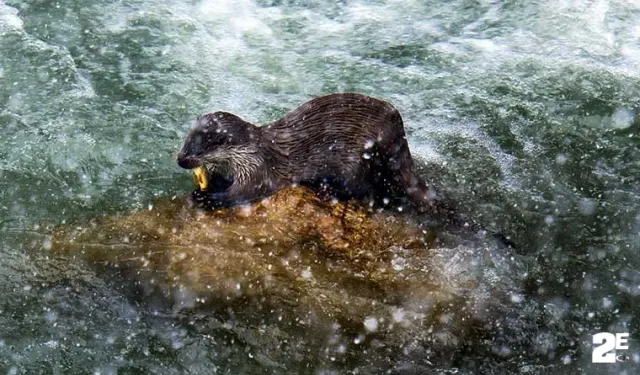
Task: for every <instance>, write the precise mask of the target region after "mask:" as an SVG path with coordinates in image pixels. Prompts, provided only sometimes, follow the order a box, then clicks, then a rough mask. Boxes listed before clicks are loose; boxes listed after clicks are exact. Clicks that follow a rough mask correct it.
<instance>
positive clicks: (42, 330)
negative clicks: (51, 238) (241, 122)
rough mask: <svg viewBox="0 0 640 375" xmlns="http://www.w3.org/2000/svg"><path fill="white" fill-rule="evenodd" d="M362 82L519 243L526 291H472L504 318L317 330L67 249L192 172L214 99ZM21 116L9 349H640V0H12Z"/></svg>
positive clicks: (502, 365) (9, 148)
mask: <svg viewBox="0 0 640 375" xmlns="http://www.w3.org/2000/svg"><path fill="white" fill-rule="evenodd" d="M344 91H349V92H361V93H366V94H370V95H372V96H375V97H379V98H384V99H386V100H388V101H390V102H392V103H393V104H394V105H395V106H396V107H397V108H398V109H399V110H400V112H401V113H402V115H403V117H404V119H405V126H406V128H407V133H408V136H409V142H410V146H411V149H412V153H413V155H414V157H415V158H416V159H417V160H419V162H420V164H421V166H422V168H421V169H422V171H423V172H422V173H423V176H424V177H425V179H427V180H429V181H431V182H432V183H434V184H435V185H436V186H438V188H439V189H440V190H441V191H442V192H443V193H444V194H445V195H446V196H447V197H448V198H449V199H450V200H451V201H453V202H455V203H456V205H457V206H458V208H459V210H460V211H461V212H464V213H465V214H466V215H468V216H470V217H473V218H475V219H476V220H477V221H479V222H482V223H484V224H485V225H488V226H491V227H493V228H500V229H501V230H502V231H503V233H505V234H506V235H508V236H510V237H511V238H512V240H513V242H515V243H516V244H517V245H518V247H517V249H515V250H513V251H510V252H507V250H504V249H503V250H495V251H497V252H500V254H501V255H502V256H503V258H505V259H507V261H504V260H503V261H500V260H496V259H502V258H500V257H497V258H496V259H493V258H492V257H491V256H488V255H487V256H486V258H487V259H485V261H483V263H482V265H481V267H479V266H478V265H477V264H476V265H475V266H474V267H475V268H473V267H472V268H473V269H474V270H476V271H477V272H480V273H481V274H482V276H481V277H480V279H479V280H480V281H479V283H480V284H479V285H481V286H482V287H483V288H484V289H483V290H484V292H483V293H488V294H487V295H489V296H490V295H491V292H492V290H493V289H494V288H495V289H496V290H500V291H504V293H505V296H507V298H505V299H504V300H500V301H497V300H496V301H491V298H487V297H485V298H484V299H482V298H480V297H478V296H477V295H476V296H475V297H474V299H471V298H470V299H469V300H468V302H467V306H470V308H471V309H474V311H475V313H474V314H475V315H472V317H473V318H474V319H480V320H482V319H481V318H482V316H481V315H482V312H479V311H481V310H482V308H483V307H482V306H484V305H483V304H487V305H489V304H491V305H492V306H493V305H495V306H497V307H492V308H491V316H490V317H489V318H487V317H485V321H484V323H482V324H484V325H483V326H482V327H481V328H482V329H483V330H484V333H483V334H482V335H480V334H477V335H474V334H468V335H463V334H462V333H459V332H458V331H455V329H454V328H453V327H456V326H457V327H460V326H463V325H466V324H467V323H465V322H463V321H462V320H464V318H460V316H463V315H456V312H455V311H453V310H454V309H457V308H459V306H454V305H453V304H452V305H451V307H450V309H451V310H452V311H450V312H448V313H447V311H446V310H447V307H446V306H444V307H442V306H441V307H440V308H441V309H444V310H445V313H442V314H440V315H437V316H438V317H439V318H438V319H439V325H440V326H441V330H442V331H441V332H444V333H443V334H442V335H440V336H438V338H439V339H438V340H440V341H438V340H435V339H434V340H432V337H431V336H429V335H428V334H426V333H425V332H427V330H426V328H425V327H417V328H415V332H416V338H415V339H414V340H411V339H410V338H408V337H406V335H405V336H402V335H397V336H394V335H393V328H392V327H390V326H389V327H387V326H386V323H385V322H384V320H375V318H366V319H364V321H363V322H362V334H360V335H358V334H357V332H356V334H355V339H354V338H353V337H351V336H348V334H347V333H345V332H343V333H340V332H338V331H340V327H334V331H336V332H338V333H335V334H334V335H325V336H316V335H314V334H313V332H314V330H313V327H309V328H305V327H304V325H299V326H297V327H296V324H297V323H296V322H291V321H287V319H288V318H287V316H286V315H285V316H284V318H283V316H280V317H279V319H272V318H273V317H268V318H264V321H265V322H269V323H265V324H262V325H261V324H259V323H257V322H259V319H258V318H256V317H255V316H252V317H251V320H246V319H249V318H246V319H245V318H243V315H242V314H234V313H228V312H220V311H219V310H217V309H215V306H214V307H212V308H210V309H204V308H202V309H195V310H189V309H175V308H171V307H163V306H164V305H162V304H158V305H156V304H153V303H145V301H144V300H141V299H136V298H131V296H130V295H128V294H127V293H126V291H124V290H123V289H121V288H119V287H118V285H119V284H121V283H126V281H127V280H124V279H118V278H117V277H118V276H114V275H112V274H110V273H104V272H101V271H100V270H99V269H96V268H95V267H89V266H88V264H87V263H86V262H85V261H83V260H82V259H75V258H74V257H73V256H70V257H68V258H65V259H64V260H63V261H61V260H60V259H57V258H58V257H57V256H54V255H50V254H48V253H47V248H49V247H50V244H48V243H47V241H48V240H47V238H46V237H45V239H44V240H43V237H42V235H41V228H43V227H44V226H46V225H50V224H65V223H84V222H87V221H88V220H93V219H94V218H97V217H101V216H109V215H116V214H127V213H128V212H133V211H135V210H140V209H145V210H146V209H147V207H151V205H153V204H154V202H155V201H157V200H158V199H161V198H163V197H172V196H178V197H181V196H184V195H186V194H187V193H188V192H189V190H190V189H192V188H193V183H192V181H191V177H190V176H189V174H188V173H187V172H185V171H183V170H180V169H179V168H178V166H177V165H176V163H175V153H176V152H177V149H178V148H179V147H180V143H181V140H182V138H183V137H184V135H185V134H186V131H187V130H188V129H189V128H190V127H191V126H192V124H193V120H194V118H195V117H196V116H197V115H200V114H203V113H206V112H210V111H213V110H227V111H231V112H235V113H237V114H238V115H240V116H242V117H244V118H246V119H247V120H249V121H252V122H256V123H268V122H270V121H272V120H274V119H277V118H278V117H279V116H281V115H282V114H284V113H285V112H286V111H287V110H289V109H292V108H294V107H296V106H297V105H299V104H301V103H303V102H305V101H306V100H308V99H310V98H312V97H314V96H319V95H322V94H326V93H331V92H344ZM0 129H1V133H0V134H1V135H0V372H4V373H8V374H19V373H24V374H36V373H56V374H75V373H78V374H81V373H96V374H98V373H99V374H116V373H119V374H120V373H122V374H142V373H159V374H179V373H214V372H218V373H227V372H228V373H287V372H294V373H317V374H328V373H334V372H335V373H340V372H348V371H351V372H352V373H384V372H388V373H469V374H471V373H477V374H485V373H486V374H488V373H516V372H521V373H529V374H536V373H554V374H569V373H592V374H601V373H610V374H618V373H619V374H625V373H626V374H637V373H639V372H640V308H639V306H640V300H639V298H640V257H639V254H638V252H639V251H640V237H639V234H638V233H639V232H640V210H639V208H640V147H639V144H640V2H638V1H637V0H548V1H538V0H533V1H489V0H480V1H471V0H459V1H451V2H447V1H441V2H436V1H431V0H390V1H379V0H357V1H352V0H343V1H337V2H336V1H325V0H309V1H305V0H256V1H252V0H238V1H235V0H234V1H231V0H219V1H218V0H202V1H196V0H193V1H184V2H179V1H173V2H167V1H156V0H137V1H109V0H99V1H86V0H83V1H68V0H60V1H18V0H0ZM74 225H75V224H74ZM34 244H35V245H36V246H34ZM39 247H42V248H44V250H37V249H38V248H39ZM475 251H479V250H478V249H476V250H475ZM440 255H441V256H442V255H443V254H440ZM444 255H445V256H448V257H450V258H451V259H453V260H454V261H457V258H455V257H456V253H455V251H450V252H449V253H444ZM493 255H495V254H493ZM54 258H55V259H54ZM462 258H463V257H461V259H460V262H463V259H462ZM463 266H464V265H462V266H461V267H463ZM394 267H396V264H394ZM396 268H397V267H396ZM400 268H402V267H400ZM450 268H451V267H449V268H447V267H445V268H443V270H444V271H443V272H446V271H448V270H449V271H450ZM438 276H439V277H440V276H441V277H442V278H443V279H445V278H447V277H449V278H456V277H459V275H447V274H443V275H438ZM372 298H374V297H372ZM469 301H471V302H469ZM478 301H480V302H478ZM405 302H406V301H405ZM413 303H417V302H416V301H413ZM402 307H403V309H404V310H396V311H409V310H410V306H408V305H406V304H405V305H403V306H402ZM487 309H489V308H487ZM421 311H422V313H425V311H424V310H421ZM487 311H489V310H487ZM429 313H430V312H426V314H429ZM265 314H266V315H268V312H265ZM403 314H404V313H403ZM434 314H435V313H434ZM487 314H488V313H487ZM400 315H402V314H393V319H395V320H397V322H396V323H398V327H400V326H401V325H402V324H400V323H402V322H403V317H402V316H400ZM247 316H249V315H247ZM434 316H436V315H434ZM396 318H397V319H396ZM371 319H374V320H371ZM460 319H461V320H460ZM383 325H384V326H385V327H386V329H387V331H388V332H389V333H388V334H386V336H384V337H383V336H380V337H378V338H375V337H374V338H370V337H367V334H368V332H374V331H381V330H382V328H383V327H382V326H383ZM476 328H477V327H476ZM476 328H474V329H476ZM402 329H405V330H407V332H408V333H411V332H414V331H412V330H411V329H408V328H407V327H406V326H405V327H402ZM265 330H266V332H267V336H269V339H265V338H264V335H265ZM356 331H357V329H356ZM602 331H608V332H614V333H615V332H629V333H630V337H631V340H630V345H629V349H628V350H627V351H625V352H622V351H618V354H621V353H625V354H626V355H627V357H628V361H627V362H623V363H616V364H597V365H594V364H592V363H591V353H592V336H593V334H595V333H597V332H602ZM418 332H419V333H420V334H418ZM285 333H286V334H285ZM423 334H424V335H423ZM445 334H448V335H449V336H447V337H449V338H450V340H449V341H447V338H446V337H445V338H443V335H445ZM278 335H280V336H278ZM456 335H457V336H456ZM283 337H286V339H283ZM332 340H333V341H332ZM421 340H422V341H421ZM429 340H432V341H430V342H431V344H429ZM283 342H284V343H283ZM439 345H442V347H446V350H441V348H440V347H439Z"/></svg>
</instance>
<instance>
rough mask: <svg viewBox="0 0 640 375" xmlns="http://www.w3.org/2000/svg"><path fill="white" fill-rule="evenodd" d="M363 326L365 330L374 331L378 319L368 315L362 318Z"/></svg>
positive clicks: (376, 327) (376, 328)
mask: <svg viewBox="0 0 640 375" xmlns="http://www.w3.org/2000/svg"><path fill="white" fill-rule="evenodd" d="M364 328H365V329H366V330H367V332H375V331H377V330H378V319H376V318H375V317H372V316H371V317H368V318H366V319H365V320H364ZM356 344H357V343H356Z"/></svg>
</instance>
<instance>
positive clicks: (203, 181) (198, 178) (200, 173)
mask: <svg viewBox="0 0 640 375" xmlns="http://www.w3.org/2000/svg"><path fill="white" fill-rule="evenodd" d="M207 177H208V176H207V170H206V169H205V168H204V167H198V168H195V169H194V170H193V181H195V183H196V185H198V187H199V188H200V190H203V191H204V190H207V185H208V183H209V181H208V180H207Z"/></svg>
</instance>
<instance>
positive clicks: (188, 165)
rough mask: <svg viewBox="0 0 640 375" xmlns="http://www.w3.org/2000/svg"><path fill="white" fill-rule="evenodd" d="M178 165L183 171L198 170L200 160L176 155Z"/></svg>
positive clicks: (200, 163)
mask: <svg viewBox="0 0 640 375" xmlns="http://www.w3.org/2000/svg"><path fill="white" fill-rule="evenodd" d="M178 165H179V166H180V167H182V168H184V169H193V168H198V167H200V166H201V165H202V160H200V159H199V158H196V157H193V156H184V155H178Z"/></svg>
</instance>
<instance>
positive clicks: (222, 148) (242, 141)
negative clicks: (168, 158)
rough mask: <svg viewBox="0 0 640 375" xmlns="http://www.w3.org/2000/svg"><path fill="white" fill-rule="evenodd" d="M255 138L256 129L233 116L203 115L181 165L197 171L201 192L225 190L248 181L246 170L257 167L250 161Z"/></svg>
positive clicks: (183, 152)
mask: <svg viewBox="0 0 640 375" xmlns="http://www.w3.org/2000/svg"><path fill="white" fill-rule="evenodd" d="M256 137H257V134H256V128H255V126H254V125H252V124H250V123H248V122H246V121H244V120H242V119H240V118H239V117H237V116H235V115H233V114H231V113H226V112H215V113H210V114H207V115H204V116H202V117H200V118H198V120H196V124H195V127H194V128H193V129H192V130H191V131H190V132H189V134H188V135H187V138H186V139H185V141H184V145H183V146H182V149H181V150H180V152H179V153H178V165H180V166H181V167H182V168H185V169H193V170H194V177H195V180H196V183H197V185H198V186H199V187H200V190H202V191H215V190H224V189H226V188H228V187H229V186H230V185H231V184H232V183H233V181H234V180H237V179H241V178H243V177H245V175H246V174H247V173H248V172H250V171H248V170H247V168H255V167H257V166H256V164H257V162H256V161H255V160H248V159H251V158H247V155H251V154H252V150H255V139H256ZM253 153H255V152H253Z"/></svg>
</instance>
